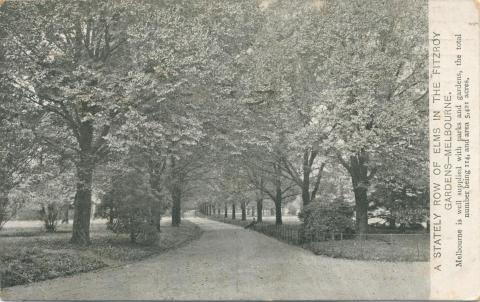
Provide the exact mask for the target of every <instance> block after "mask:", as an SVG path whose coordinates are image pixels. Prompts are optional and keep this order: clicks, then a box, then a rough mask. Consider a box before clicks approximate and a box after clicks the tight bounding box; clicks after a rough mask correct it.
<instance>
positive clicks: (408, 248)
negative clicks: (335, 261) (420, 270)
mask: <svg viewBox="0 0 480 302" xmlns="http://www.w3.org/2000/svg"><path fill="white" fill-rule="evenodd" d="M387 236H388V235H387ZM306 248H308V249H309V250H311V251H313V252H314V253H315V254H317V255H325V256H330V257H335V258H346V259H359V260H379V261H429V254H430V244H429V236H428V234H427V235H425V236H422V235H419V236H417V235H408V234H405V235H395V236H394V240H392V241H389V240H382V239H377V238H368V239H363V240H361V239H349V240H335V241H321V242H312V243H309V244H306Z"/></svg>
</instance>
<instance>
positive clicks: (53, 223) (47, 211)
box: [39, 202, 60, 232]
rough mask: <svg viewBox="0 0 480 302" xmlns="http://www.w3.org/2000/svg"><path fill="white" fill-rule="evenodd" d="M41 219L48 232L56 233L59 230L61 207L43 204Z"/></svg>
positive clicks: (53, 203) (55, 204) (51, 203)
mask: <svg viewBox="0 0 480 302" xmlns="http://www.w3.org/2000/svg"><path fill="white" fill-rule="evenodd" d="M39 212H40V217H41V219H42V221H43V224H44V226H45V230H46V231H47V232H55V231H56V229H57V222H58V216H59V213H60V207H59V205H58V204H57V203H55V202H50V203H48V204H47V206H46V207H45V205H43V204H42V207H41V209H40V211H39Z"/></svg>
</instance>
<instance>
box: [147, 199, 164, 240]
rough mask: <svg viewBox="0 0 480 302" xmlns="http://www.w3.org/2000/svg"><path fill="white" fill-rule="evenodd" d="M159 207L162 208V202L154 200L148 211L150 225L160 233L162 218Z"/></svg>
mask: <svg viewBox="0 0 480 302" xmlns="http://www.w3.org/2000/svg"><path fill="white" fill-rule="evenodd" d="M161 206H162V201H161V200H159V199H158V200H155V202H154V203H153V205H152V207H151V209H150V210H151V213H152V225H153V226H154V227H155V228H156V229H157V231H159V232H160V220H161V216H162V211H161Z"/></svg>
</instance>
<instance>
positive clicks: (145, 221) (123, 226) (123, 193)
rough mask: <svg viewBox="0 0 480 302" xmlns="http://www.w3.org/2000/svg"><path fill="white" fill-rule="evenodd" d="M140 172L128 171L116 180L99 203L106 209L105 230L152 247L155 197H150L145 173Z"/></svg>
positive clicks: (154, 235)
mask: <svg viewBox="0 0 480 302" xmlns="http://www.w3.org/2000/svg"><path fill="white" fill-rule="evenodd" d="M140 172H141V171H138V170H135V169H131V170H128V171H127V173H125V174H123V175H121V176H119V177H116V178H115V179H114V180H113V181H112V187H111V189H110V190H109V191H108V193H107V194H105V196H104V197H103V201H102V203H103V204H104V206H105V207H106V208H108V212H107V214H108V215H107V216H108V217H109V222H108V223H107V227H108V228H109V229H111V230H112V231H114V232H115V233H127V234H129V235H130V240H131V241H132V242H136V243H140V244H155V243H156V242H157V241H158V234H157V233H158V231H157V229H156V226H155V225H154V219H153V216H154V214H155V215H156V214H158V213H156V212H155V209H154V206H157V204H158V203H157V202H156V198H157V196H155V195H154V194H153V193H152V189H151V187H150V183H149V180H148V178H147V176H146V173H140ZM158 215H159V214H158Z"/></svg>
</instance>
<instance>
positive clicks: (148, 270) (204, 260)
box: [0, 218, 429, 300]
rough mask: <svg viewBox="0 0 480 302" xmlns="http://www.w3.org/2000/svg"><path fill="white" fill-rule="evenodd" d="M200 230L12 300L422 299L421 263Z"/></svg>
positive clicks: (204, 223) (424, 273)
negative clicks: (196, 235)
mask: <svg viewBox="0 0 480 302" xmlns="http://www.w3.org/2000/svg"><path fill="white" fill-rule="evenodd" d="M189 220H190V221H192V222H194V223H196V224H198V225H199V226H200V227H201V228H202V229H204V231H205V232H204V234H203V235H202V237H201V238H200V239H198V240H196V241H193V242H192V243H190V244H188V245H187V246H184V247H182V248H179V249H176V250H171V251H169V252H166V253H164V254H162V255H159V256H156V257H153V258H150V259H148V260H145V261H142V262H137V263H133V264H130V265H128V266H124V267H117V268H107V269H103V270H99V271H95V272H89V273H83V274H79V275H75V276H71V277H66V278H59V279H54V280H48V281H43V282H38V283H35V284H31V285H28V286H16V287H11V288H8V289H5V290H4V291H2V292H1V293H0V297H1V298H2V299H4V300H11V299H15V300H19V299H49V300H56V299H60V300H72V299H113V300H120V299H122V300H130V299H133V300H135V299H168V300H174V299H183V300H186V299H188V300H195V299H203V300H215V299H222V300H225V299H228V300H229V299H236V300H238V299H261V300H270V299H284V300H285V299H353V300H359V299H362V300H365V299H382V300H384V299H389V300H393V299H409V300H417V299H427V298H428V292H429V278H428V276H429V273H428V272H429V267H428V263H402V262H400V263H388V262H372V261H368V262H367V261H355V260H343V259H333V258H328V257H324V256H316V255H314V254H312V253H311V252H309V251H307V250H304V249H301V248H299V247H295V246H291V245H287V244H285V243H282V242H279V241H277V240H275V239H272V238H269V237H266V236H264V235H262V234H259V233H257V232H254V231H249V230H244V229H243V228H240V227H237V226H233V225H228V224H223V223H220V222H215V221H210V220H207V219H203V218H189Z"/></svg>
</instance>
